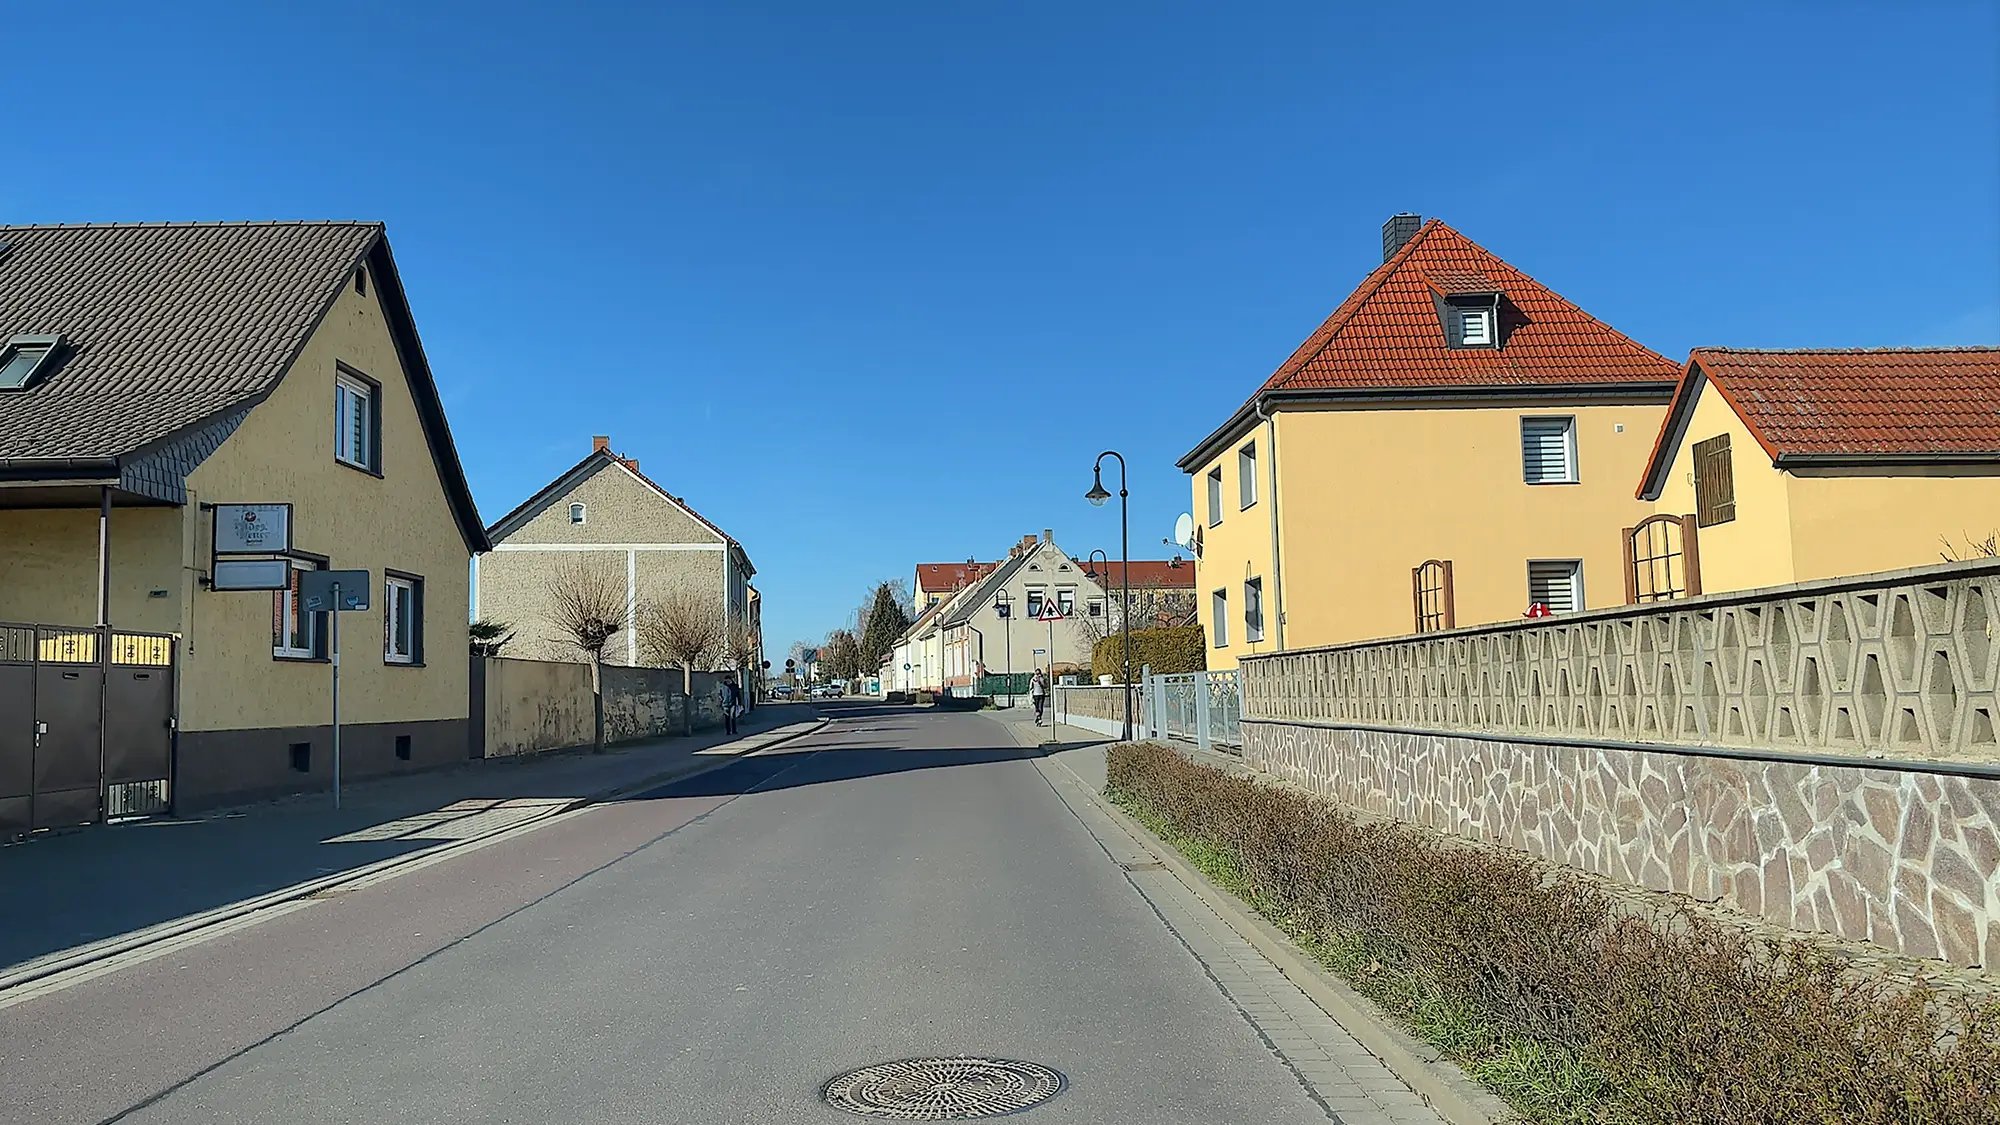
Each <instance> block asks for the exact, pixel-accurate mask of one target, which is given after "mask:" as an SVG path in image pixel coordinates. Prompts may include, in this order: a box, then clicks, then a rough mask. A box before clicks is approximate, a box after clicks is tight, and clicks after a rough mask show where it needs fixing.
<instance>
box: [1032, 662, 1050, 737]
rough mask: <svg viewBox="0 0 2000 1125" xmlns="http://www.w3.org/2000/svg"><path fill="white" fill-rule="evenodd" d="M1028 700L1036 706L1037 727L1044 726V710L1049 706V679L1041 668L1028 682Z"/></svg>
mask: <svg viewBox="0 0 2000 1125" xmlns="http://www.w3.org/2000/svg"><path fill="white" fill-rule="evenodd" d="M1028 698H1029V699H1030V700H1033V701H1034V704H1035V725H1036V726H1041V725H1042V710H1043V709H1044V708H1046V707H1047V706H1048V705H1049V677H1048V675H1047V674H1046V673H1044V672H1043V671H1042V670H1041V669H1040V668H1037V669H1035V674H1034V676H1032V677H1031V678H1030V679H1029V680H1028Z"/></svg>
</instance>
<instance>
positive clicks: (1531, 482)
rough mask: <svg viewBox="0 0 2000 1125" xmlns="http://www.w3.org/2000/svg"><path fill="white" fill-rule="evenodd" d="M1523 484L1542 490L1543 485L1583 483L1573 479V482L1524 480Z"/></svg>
mask: <svg viewBox="0 0 2000 1125" xmlns="http://www.w3.org/2000/svg"><path fill="white" fill-rule="evenodd" d="M1521 483H1522V484H1525V485H1527V486H1528V487H1529V488H1540V487H1541V486H1542V485H1545V484H1582V483H1583V482H1582V481H1580V480H1575V479H1571V480H1524V481H1522V482H1521Z"/></svg>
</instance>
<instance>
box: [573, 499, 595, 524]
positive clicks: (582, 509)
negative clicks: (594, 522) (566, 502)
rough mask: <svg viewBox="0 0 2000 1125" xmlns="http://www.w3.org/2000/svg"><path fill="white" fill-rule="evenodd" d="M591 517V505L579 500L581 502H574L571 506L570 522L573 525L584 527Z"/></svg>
mask: <svg viewBox="0 0 2000 1125" xmlns="http://www.w3.org/2000/svg"><path fill="white" fill-rule="evenodd" d="M589 519H590V507H589V505H587V504H583V503H580V502H579V503H573V504H571V505H570V506H569V524H570V526H571V527H582V526H583V525H584V523H585V522H586V521H587V520H589Z"/></svg>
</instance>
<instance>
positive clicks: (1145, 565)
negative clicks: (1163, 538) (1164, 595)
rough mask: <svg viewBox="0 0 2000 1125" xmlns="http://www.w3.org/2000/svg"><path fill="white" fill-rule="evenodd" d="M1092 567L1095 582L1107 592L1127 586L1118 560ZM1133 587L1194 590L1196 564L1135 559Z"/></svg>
mask: <svg viewBox="0 0 2000 1125" xmlns="http://www.w3.org/2000/svg"><path fill="white" fill-rule="evenodd" d="M1076 565H1077V566H1078V567H1082V566H1084V565H1085V564H1084V563H1083V562H1081V561H1078V562H1077V564H1076ZM1090 565H1092V566H1095V567H1096V568H1097V577H1096V579H1094V581H1096V583H1097V584H1098V585H1099V586H1102V587H1103V588H1105V589H1106V590H1114V591H1115V590H1117V589H1119V588H1120V587H1122V586H1123V585H1124V584H1125V583H1124V581H1123V580H1122V577H1121V572H1122V570H1123V567H1122V565H1121V564H1120V563H1119V562H1118V561H1117V560H1116V559H1113V560H1112V561H1111V562H1109V563H1102V562H1099V563H1093V564H1090ZM1132 587H1133V588H1134V589H1139V588H1142V587H1159V588H1162V589H1169V590H1174V589H1189V590H1192V589H1194V564H1193V563H1191V562H1186V561H1183V562H1182V563H1181V565H1179V566H1174V565H1173V564H1171V563H1169V562H1166V561H1165V560H1160V559H1133V560H1132Z"/></svg>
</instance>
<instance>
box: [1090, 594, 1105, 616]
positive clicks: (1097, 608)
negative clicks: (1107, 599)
mask: <svg viewBox="0 0 2000 1125" xmlns="http://www.w3.org/2000/svg"><path fill="white" fill-rule="evenodd" d="M1090 615H1091V616H1092V617H1103V616H1104V600H1103V599H1102V598H1092V599H1090Z"/></svg>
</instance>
